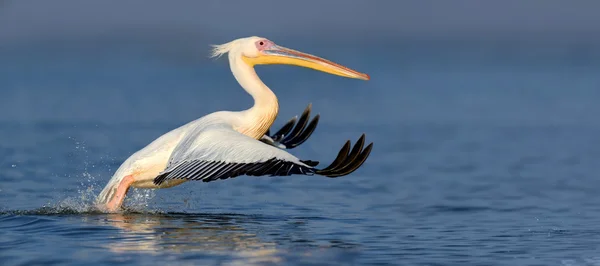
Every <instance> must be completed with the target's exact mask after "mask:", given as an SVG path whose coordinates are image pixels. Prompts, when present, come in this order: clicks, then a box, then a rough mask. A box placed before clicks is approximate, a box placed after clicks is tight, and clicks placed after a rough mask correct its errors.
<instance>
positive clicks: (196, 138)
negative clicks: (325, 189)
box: [97, 37, 373, 212]
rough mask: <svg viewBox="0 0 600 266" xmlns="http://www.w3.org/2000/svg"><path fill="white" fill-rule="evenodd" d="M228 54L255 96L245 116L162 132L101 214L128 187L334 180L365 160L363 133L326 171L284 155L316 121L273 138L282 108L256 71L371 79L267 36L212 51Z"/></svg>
mask: <svg viewBox="0 0 600 266" xmlns="http://www.w3.org/2000/svg"><path fill="white" fill-rule="evenodd" d="M224 54H228V57H229V66H230V68H231V72H232V73H233V76H234V77H235V79H236V80H237V81H238V83H239V84H240V85H241V87H242V88H244V89H245V90H246V92H248V93H249V94H250V95H251V96H252V97H253V99H254V105H253V106H252V107H251V108H249V109H247V110H244V111H239V112H232V111H219V112H215V113H211V114H209V115H206V116H204V117H201V118H199V119H197V120H195V121H192V122H189V123H188V124H185V125H183V126H181V127H179V128H176V129H174V130H172V131H170V132H168V133H166V134H164V135H162V136H161V137H159V138H158V139H156V140H154V141H153V142H152V143H150V144H148V145H147V146H146V147H144V148H143V149H141V150H139V151H138V152H136V153H134V154H133V155H131V156H130V157H129V158H128V159H127V160H126V161H125V162H124V163H123V164H122V165H121V166H120V167H119V169H117V171H116V172H115V174H114V175H113V177H112V178H111V179H110V181H109V182H108V184H107V185H106V186H105V188H104V189H103V190H102V192H101V193H100V195H99V196H98V198H97V205H98V207H99V208H100V209H102V210H105V211H108V212H115V211H118V210H119V209H120V207H121V205H122V204H123V200H124V198H125V196H126V194H127V192H128V190H129V188H130V187H134V188H146V189H158V188H169V187H173V186H176V185H180V184H182V183H184V182H186V181H188V180H202V181H204V182H211V181H215V180H219V179H228V178H234V177H237V176H241V175H249V176H267V175H268V176H289V175H321V176H326V177H332V178H333V177H339V176H344V175H348V174H350V173H352V172H353V171H355V170H356V169H358V168H359V167H360V166H361V165H362V164H363V163H364V162H365V160H366V159H367V157H368V156H369V154H370V152H371V148H372V145H373V144H372V143H371V144H368V145H367V146H366V147H365V146H364V145H365V135H364V134H363V135H362V136H361V137H360V138H359V139H358V141H357V142H356V143H355V145H354V147H352V146H351V143H350V141H346V143H345V145H343V147H342V148H341V150H340V151H339V154H338V156H337V158H336V159H335V160H334V161H333V162H332V163H331V164H330V165H329V166H327V167H325V168H317V165H318V164H319V162H317V161H313V160H301V159H299V158H297V157H296V156H294V155H292V154H290V153H288V152H287V151H286V150H288V149H290V148H293V147H296V146H297V145H299V144H300V143H302V142H303V141H304V140H306V138H308V136H309V135H310V134H311V132H312V130H314V127H315V126H316V121H318V120H313V121H312V122H311V123H310V124H309V125H308V126H306V122H307V117H308V112H310V106H309V108H308V109H307V111H305V114H304V115H303V116H302V117H301V119H300V120H299V121H298V123H297V125H296V127H295V128H294V129H293V130H292V129H291V127H293V125H294V124H295V121H291V123H288V125H286V126H284V128H282V129H281V130H280V131H279V132H277V133H275V134H274V135H270V132H269V128H270V127H271V125H272V124H273V122H274V121H275V118H276V117H277V114H278V112H279V103H278V100H277V97H276V96H275V94H274V93H273V92H272V91H271V89H269V87H267V86H266V85H265V84H264V83H263V82H262V81H261V80H260V78H259V77H258V75H257V74H256V72H255V71H254V66H255V65H266V64H288V65H296V66H301V67H307V68H311V69H315V70H318V71H322V72H326V73H329V74H333V75H338V76H342V77H347V78H354V79H361V80H369V79H370V78H369V76H368V75H367V74H364V73H360V72H357V71H355V70H352V69H349V68H347V67H344V66H341V65H339V64H336V63H334V62H331V61H329V60H326V59H323V58H320V57H317V56H314V55H310V54H306V53H302V52H298V51H295V50H292V49H288V48H284V47H281V46H279V45H276V44H275V43H273V42H272V41H270V40H268V39H265V38H262V37H248V38H241V39H237V40H234V41H231V42H229V43H226V44H222V45H216V46H215V47H214V50H213V56H214V57H218V56H221V55H224ZM317 119H318V117H317ZM290 125H291V126H290ZM290 130H291V132H290Z"/></svg>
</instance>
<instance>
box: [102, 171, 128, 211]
mask: <svg viewBox="0 0 600 266" xmlns="http://www.w3.org/2000/svg"><path fill="white" fill-rule="evenodd" d="M134 181H135V180H134V178H133V175H128V176H125V177H124V178H123V180H121V183H119V186H118V187H117V192H115V195H114V196H113V197H112V199H111V200H110V201H109V202H108V203H107V204H106V210H107V211H109V212H116V211H117V210H118V209H119V208H120V207H121V205H122V204H123V200H124V199H125V195H127V191H129V188H130V187H131V184H133V182H134Z"/></svg>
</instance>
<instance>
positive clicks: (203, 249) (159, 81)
mask: <svg viewBox="0 0 600 266" xmlns="http://www.w3.org/2000/svg"><path fill="white" fill-rule="evenodd" d="M275 41H278V42H279V43H280V44H282V45H285V46H289V47H291V48H294V49H298V50H302V51H306V52H310V53H314V54H316V55H319V56H322V57H325V58H328V59H331V60H333V61H336V62H339V63H341V64H344V65H347V66H349V67H351V68H354V69H357V70H358V71H362V72H366V73H368V74H369V75H370V76H371V78H372V80H371V81H368V82H365V81H360V80H351V79H344V78H341V77H337V76H331V75H326V74H323V73H319V72H316V71H312V70H309V69H304V68H295V67H289V66H260V67H257V72H258V74H259V75H260V76H261V78H262V79H263V81H264V82H265V83H266V84H267V85H269V86H270V87H271V88H272V89H273V91H275V93H276V94H277V95H278V97H279V101H280V105H281V108H280V109H281V111H280V114H279V117H278V120H277V121H276V124H275V127H279V126H281V125H283V123H284V122H286V121H287V120H288V119H289V118H291V117H293V116H294V115H299V114H300V113H301V112H302V110H303V109H304V108H305V106H306V105H308V104H309V103H312V104H313V111H314V112H315V113H320V114H321V120H320V123H319V126H318V127H317V130H316V131H315V133H314V134H313V135H312V136H311V138H310V139H309V140H308V141H307V142H305V143H304V144H302V146H300V147H299V148H296V149H294V150H292V151H291V152H292V153H293V154H294V155H296V156H298V157H300V158H303V159H311V160H319V161H322V162H323V164H327V163H328V162H330V161H331V160H333V159H334V158H335V156H336V154H337V151H338V149H339V148H340V147H341V146H342V145H343V143H344V142H345V141H346V140H347V139H349V140H352V141H355V140H356V139H358V137H359V136H360V134H362V133H365V134H366V136H367V141H373V142H374V143H375V145H374V149H373V152H372V154H371V157H370V158H369V159H368V160H367V162H366V163H365V165H364V166H363V167H362V168H360V169H359V170H357V171H356V172H355V173H353V174H351V175H349V176H346V177H343V178H337V179H329V178H324V177H319V176H312V177H306V176H291V177H239V178H235V179H230V180H224V181H217V182H211V183H202V182H199V183H197V182H188V183H185V184H183V185H181V186H178V187H174V188H170V189H164V190H159V191H149V190H132V191H131V192H130V195H129V197H128V199H127V201H126V205H127V207H128V211H126V212H124V213H121V214H103V213H99V212H96V211H94V210H93V209H92V208H91V206H90V203H91V202H92V201H93V200H94V197H95V196H96V195H97V193H98V192H99V191H100V190H101V189H102V187H103V186H104V185H105V184H106V182H107V181H108V180H109V179H110V177H111V176H112V174H113V172H114V171H115V170H116V169H117V168H118V167H119V165H120V164H121V163H122V162H123V161H124V160H125V159H126V158H127V157H128V156H129V155H130V154H132V153H133V152H135V151H137V150H138V149H140V148H142V147H143V146H145V145H146V144H148V143H149V142H151V141H152V140H154V139H155V138H157V137H159V136H160V135H161V134H163V133H165V132H167V131H169V130H171V129H173V128H175V127H177V126H179V125H182V124H184V123H187V122H188V121H191V120H193V119H196V118H198V117H201V116H203V115H205V114H208V113H210V112H213V111H217V110H242V109H245V108H248V107H249V106H251V104H252V102H251V100H252V98H251V97H250V96H248V95H247V94H246V93H245V92H244V91H243V90H242V89H241V88H240V87H239V85H238V84H237V83H236V81H235V80H234V79H233V77H232V75H231V73H230V71H229V67H228V64H227V60H226V58H221V59H209V58H208V57H207V55H208V54H209V53H208V52H209V51H208V49H209V46H208V45H209V44H211V43H214V41H213V40H208V39H202V38H200V39H193V40H186V39H185V38H182V39H177V38H169V39H165V38H157V39H136V38H134V37H131V38H129V39H127V38H126V39H118V40H113V39H111V38H105V39H92V40H73V41H64V42H57V41H48V42H37V43H27V44H13V45H5V46H2V47H1V48H2V49H1V50H0V58H1V60H0V88H1V91H2V97H0V106H1V107H0V108H1V109H0V110H2V111H1V112H0V139H1V140H2V141H1V142H0V169H1V171H0V211H1V213H0V262H1V264H2V265H6V266H8V265H70V264H72V265H385V264H393V265H600V255H599V254H600V253H599V252H598V251H599V248H600V229H599V226H598V221H599V220H600V207H598V206H599V205H598V203H599V202H600V193H598V188H599V187H600V179H599V178H598V173H600V163H599V162H600V145H599V144H600V119H598V114H600V105H598V104H597V103H598V99H600V75H599V74H598V73H599V71H598V70H600V49H598V48H595V47H599V46H593V45H589V44H580V43H576V42H574V43H547V42H544V41H539V42H527V43H518V42H516V43H515V42H471V41H452V40H446V41H439V40H436V41H426V40H405V39H398V40H381V41H377V40H370V41H371V42H369V43H368V44H365V43H360V42H358V43H352V42H347V41H339V42H336V41H335V40H334V39H332V40H329V41H328V42H327V43H323V42H319V43H315V42H310V41H304V42H302V41H301V40H294V39H292V38H288V39H285V38H281V39H280V40H275ZM340 47H341V48H340ZM373 47H378V48H377V49H373Z"/></svg>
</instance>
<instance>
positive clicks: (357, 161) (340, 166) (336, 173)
mask: <svg viewBox="0 0 600 266" xmlns="http://www.w3.org/2000/svg"><path fill="white" fill-rule="evenodd" d="M364 143H365V134H364V133H363V134H362V135H361V136H360V138H359V139H358V141H357V142H356V144H354V147H353V148H352V150H350V140H348V141H346V143H345V144H344V146H343V147H342V149H340V152H339V153H338V156H337V157H336V158H335V160H334V161H333V162H332V163H331V164H330V165H329V166H327V167H325V168H323V169H321V170H316V171H315V173H316V174H318V175H322V176H326V177H331V178H335V177H340V176H345V175H349V174H351V173H352V172H354V171H356V170H357V169H358V168H360V167H361V166H362V165H363V164H364V163H365V161H366V160H367V158H368V157H369V155H370V154H371V150H372V149H373V142H371V143H369V144H368V145H367V146H366V147H364V148H363V146H364Z"/></svg>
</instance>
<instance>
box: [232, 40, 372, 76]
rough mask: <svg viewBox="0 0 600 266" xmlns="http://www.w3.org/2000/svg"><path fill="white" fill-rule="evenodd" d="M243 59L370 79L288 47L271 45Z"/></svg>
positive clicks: (256, 63) (250, 63) (251, 62)
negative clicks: (253, 55) (254, 55)
mask: <svg viewBox="0 0 600 266" xmlns="http://www.w3.org/2000/svg"><path fill="white" fill-rule="evenodd" d="M242 58H243V59H244V61H245V62H246V63H247V64H249V65H251V66H254V65H269V64H285V65H294V66H301V67H307V68H312V69H314V70H318V71H322V72H325V73H329V74H333V75H338V76H342V77H347V78H355V79H362V80H370V79H371V78H370V77H369V75H367V74H365V73H360V72H358V71H356V70H353V69H350V68H347V67H345V66H342V65H340V64H337V63H334V62H331V61H329V60H327V59H323V58H320V57H317V56H314V55H311V54H307V53H302V52H298V51H296V50H292V49H289V48H285V47H281V46H278V45H274V44H273V45H272V46H270V47H268V48H267V49H264V50H262V51H260V52H259V55H258V56H257V57H246V56H243V57H242Z"/></svg>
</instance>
